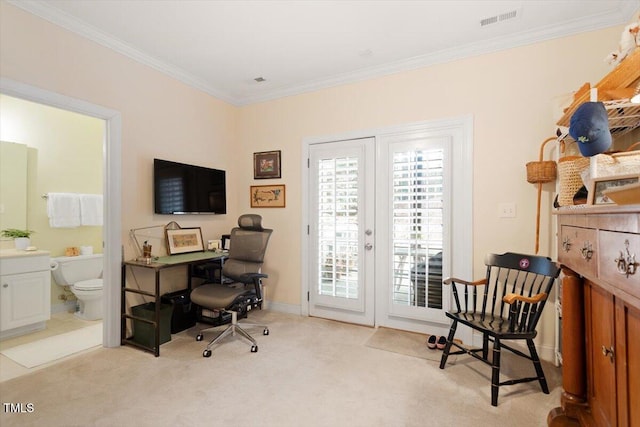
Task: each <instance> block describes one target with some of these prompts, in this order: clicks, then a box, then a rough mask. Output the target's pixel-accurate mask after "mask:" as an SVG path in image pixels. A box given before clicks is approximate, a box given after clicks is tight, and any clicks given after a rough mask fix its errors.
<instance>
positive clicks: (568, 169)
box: [558, 156, 589, 206]
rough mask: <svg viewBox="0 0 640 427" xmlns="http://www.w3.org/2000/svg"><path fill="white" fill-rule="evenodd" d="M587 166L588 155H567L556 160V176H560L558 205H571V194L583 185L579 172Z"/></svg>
mask: <svg viewBox="0 0 640 427" xmlns="http://www.w3.org/2000/svg"><path fill="white" fill-rule="evenodd" d="M588 167H589V158H588V157H581V156H567V157H563V158H561V159H560V160H558V176H559V178H560V191H559V194H558V204H559V205H560V206H570V205H573V196H574V195H575V194H576V192H577V191H578V190H579V189H580V187H582V186H583V185H584V184H583V183H582V177H581V176H580V173H581V172H582V171H583V170H585V169H587V168H588Z"/></svg>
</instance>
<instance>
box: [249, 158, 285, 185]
mask: <svg viewBox="0 0 640 427" xmlns="http://www.w3.org/2000/svg"><path fill="white" fill-rule="evenodd" d="M280 177H281V174H280V151H263V152H260V153H253V178H254V179H268V178H280Z"/></svg>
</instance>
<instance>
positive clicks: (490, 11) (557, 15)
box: [9, 0, 640, 105]
mask: <svg viewBox="0 0 640 427" xmlns="http://www.w3.org/2000/svg"><path fill="white" fill-rule="evenodd" d="M9 1H10V3H12V4H13V5H15V6H18V7H21V8H23V9H25V10H27V11H29V12H32V13H34V14H36V15H39V16H41V17H43V18H45V19H47V20H50V21H52V22H54V23H56V24H58V25H61V26H63V27H65V28H67V29H69V30H71V31H74V32H77V33H79V34H81V35H83V36H85V37H88V38H90V39H92V40H95V41H97V42H98V43H101V44H103V45H106V46H108V47H110V48H112V49H115V50H117V51H119V52H121V53H123V54H125V55H128V56H130V57H132V58H134V59H136V60H138V61H140V62H143V63H145V64H148V65H150V66H152V67H154V68H156V69H158V70H161V71H163V72H165V73H167V74H169V75H171V76H173V77H176V78H178V79H180V80H181V81H183V82H185V83H187V84H189V85H192V86H195V87H197V88H199V89H201V90H203V91H205V92H207V93H209V94H211V95H213V96H215V97H217V98H220V99H222V100H224V101H227V102H229V103H232V104H234V105H247V104H251V103H255V102H260V101H266V100H270V99H275V98H280V97H283V96H288V95H294V94H298V93H303V92H308V91H311V90H316V89H320V88H325V87H330V86H335V85H337V84H343V83H349V82H354V81H358V80H362V79H366V78H371V77H375V76H380V75H385V74H390V73H394V72H399V71H404V70H408V69H414V68H418V67H424V66H428V65H432V64H436V63H441V62H445V61H450V60H454V59H458V58H463V57H467V56H472V55H478V54H483V53H487V52H492V51H497V50H501V49H507V48H511V47H515V46H521V45H524V44H528V43H533V42H537V41H541V40H546V39H551V38H555V37H561V36H566V35H569V34H576V33H580V32H585V31H592V30H596V29H599V28H604V27H610V26H613V25H621V24H627V23H629V22H633V20H634V19H636V20H637V19H638V16H637V11H638V9H639V8H640V0H597V1H596V0H560V1H551V0H520V1H513V0H497V1H485V0H471V1H463V0H449V1H436V0H428V1H417V0H414V1H400V0H398V1H365V0H360V1H347V0H344V1H312V0H306V1H305V0H291V1H276V0H271V1H268V0H263V1H214V0H197V1H194V0H91V1H87V0H56V1H40V0H9ZM513 11H515V18H509V19H504V18H505V17H507V16H509V13H510V12H513ZM492 17H493V18H496V19H494V20H495V21H496V22H494V23H491V24H488V25H484V26H482V25H481V21H482V20H483V19H490V18H492ZM614 47H615V45H613V46H612V50H613V48H614ZM607 53H608V52H604V53H603V58H604V56H605V55H606V54H607ZM257 77H262V78H264V79H265V81H263V82H256V81H255V80H254V79H255V78H257Z"/></svg>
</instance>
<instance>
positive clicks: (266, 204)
mask: <svg viewBox="0 0 640 427" xmlns="http://www.w3.org/2000/svg"><path fill="white" fill-rule="evenodd" d="M250 193H251V207H252V208H284V207H285V188H284V185H252V186H251V188H250Z"/></svg>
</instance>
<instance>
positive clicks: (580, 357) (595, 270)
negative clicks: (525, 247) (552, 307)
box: [547, 205, 640, 427]
mask: <svg viewBox="0 0 640 427" xmlns="http://www.w3.org/2000/svg"><path fill="white" fill-rule="evenodd" d="M558 261H560V263H561V264H562V273H563V276H562V359H563V366H562V385H563V388H564V392H563V394H562V397H561V401H560V404H561V406H560V407H558V408H555V409H554V410H552V411H551V412H550V413H549V416H548V418H547V421H548V424H549V425H552V426H567V425H576V423H579V424H580V425H587V426H591V425H593V426H621V427H623V426H632V427H633V426H639V425H640V339H638V336H639V335H640V264H639V261H640V205H629V206H611V207H607V206H596V207H584V208H576V209H568V210H564V211H561V212H558Z"/></svg>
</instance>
